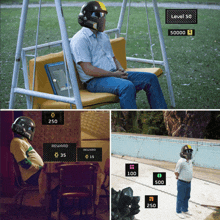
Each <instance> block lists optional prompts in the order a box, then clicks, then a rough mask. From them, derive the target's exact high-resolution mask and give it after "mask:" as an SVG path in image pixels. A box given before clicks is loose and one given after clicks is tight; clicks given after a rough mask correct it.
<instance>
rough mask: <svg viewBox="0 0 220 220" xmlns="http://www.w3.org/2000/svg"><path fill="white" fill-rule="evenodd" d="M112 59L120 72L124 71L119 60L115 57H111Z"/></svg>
mask: <svg viewBox="0 0 220 220" xmlns="http://www.w3.org/2000/svg"><path fill="white" fill-rule="evenodd" d="M113 60H114V62H115V65H116V68H117V70H120V71H121V72H125V70H124V68H123V67H122V66H121V64H120V62H119V61H118V60H117V59H116V57H113Z"/></svg>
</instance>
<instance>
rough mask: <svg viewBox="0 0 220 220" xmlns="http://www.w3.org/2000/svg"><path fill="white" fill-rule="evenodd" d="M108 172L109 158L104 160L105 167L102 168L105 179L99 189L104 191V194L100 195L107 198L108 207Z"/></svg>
mask: <svg viewBox="0 0 220 220" xmlns="http://www.w3.org/2000/svg"><path fill="white" fill-rule="evenodd" d="M109 172H110V159H109V158H107V159H106V161H105V169H104V173H105V179H104V181H103V184H102V186H101V189H103V190H104V191H105V195H102V197H106V198H107V204H108V208H109Z"/></svg>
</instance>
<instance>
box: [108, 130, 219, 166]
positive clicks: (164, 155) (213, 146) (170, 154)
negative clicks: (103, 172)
mask: <svg viewBox="0 0 220 220" xmlns="http://www.w3.org/2000/svg"><path fill="white" fill-rule="evenodd" d="M185 144H189V145H191V146H192V148H193V163H194V165H195V166H199V167H206V168H214V169H220V141H218V140H205V139H194V138H179V137H167V136H159V135H139V134H125V133H116V132H113V133H112V135H111V153H113V154H118V155H125V156H132V157H139V158H146V159H152V160H163V161H169V162H174V163H176V162H177V161H178V160H179V158H180V155H179V154H180V150H181V148H182V146H184V145H185Z"/></svg>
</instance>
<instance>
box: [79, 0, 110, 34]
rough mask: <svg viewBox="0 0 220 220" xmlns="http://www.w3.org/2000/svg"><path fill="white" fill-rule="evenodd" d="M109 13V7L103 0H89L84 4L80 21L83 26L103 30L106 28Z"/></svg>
mask: <svg viewBox="0 0 220 220" xmlns="http://www.w3.org/2000/svg"><path fill="white" fill-rule="evenodd" d="M107 13H108V12H107V9H106V7H105V5H104V4H103V3H102V2H99V1H92V2H88V3H86V4H85V5H83V6H82V8H81V11H80V13H79V16H78V22H79V24H80V25H81V26H83V27H88V28H91V29H93V30H96V31H99V32H103V31H104V30H105V17H106V14H107Z"/></svg>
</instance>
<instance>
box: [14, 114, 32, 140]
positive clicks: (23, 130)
mask: <svg viewBox="0 0 220 220" xmlns="http://www.w3.org/2000/svg"><path fill="white" fill-rule="evenodd" d="M11 129H12V131H13V132H15V133H16V134H20V135H21V136H23V137H26V138H27V139H29V140H31V141H32V140H33V138H34V133H35V123H34V121H33V120H32V119H31V118H28V117H26V116H21V117H18V118H16V120H15V121H14V123H13V124H12V126H11Z"/></svg>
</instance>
